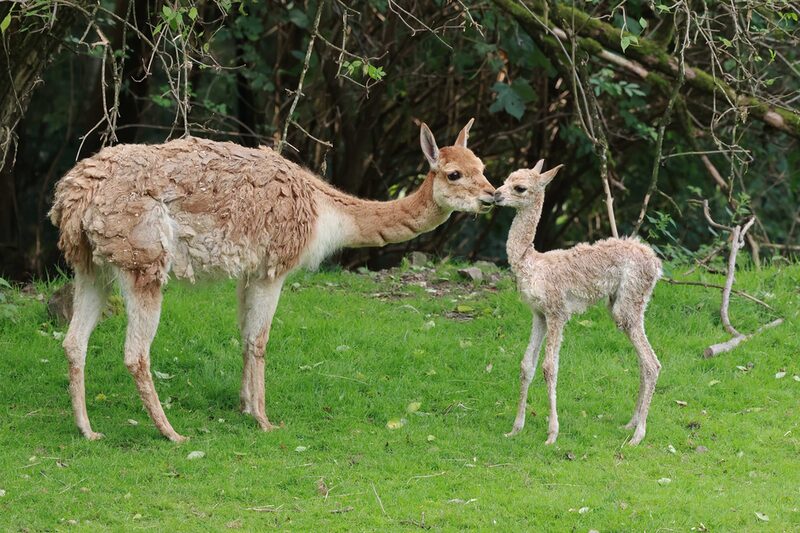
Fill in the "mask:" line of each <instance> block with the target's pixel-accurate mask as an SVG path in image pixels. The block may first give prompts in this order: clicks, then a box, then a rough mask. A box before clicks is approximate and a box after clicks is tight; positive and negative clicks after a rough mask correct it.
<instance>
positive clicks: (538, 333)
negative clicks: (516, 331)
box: [506, 313, 547, 437]
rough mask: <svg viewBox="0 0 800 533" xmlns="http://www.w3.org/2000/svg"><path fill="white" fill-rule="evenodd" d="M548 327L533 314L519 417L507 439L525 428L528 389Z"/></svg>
mask: <svg viewBox="0 0 800 533" xmlns="http://www.w3.org/2000/svg"><path fill="white" fill-rule="evenodd" d="M546 329H547V326H546V325H545V322H544V317H543V316H542V315H540V314H538V313H534V314H533V325H532V326H531V338H530V342H528V349H527V350H525V355H524V356H523V358H522V363H521V364H520V371H519V383H520V384H519V404H518V406H517V417H516V418H515V419H514V427H513V428H512V429H511V431H510V432H508V433H506V437H513V436H514V435H516V434H517V433H519V432H520V431H522V428H523V427H525V411H526V409H527V407H528V388H529V387H530V384H531V381H532V380H533V375H534V374H535V373H536V364H537V362H538V361H539V352H540V351H541V348H542V341H543V340H544V332H545V330H546Z"/></svg>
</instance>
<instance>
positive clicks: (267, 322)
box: [239, 278, 283, 431]
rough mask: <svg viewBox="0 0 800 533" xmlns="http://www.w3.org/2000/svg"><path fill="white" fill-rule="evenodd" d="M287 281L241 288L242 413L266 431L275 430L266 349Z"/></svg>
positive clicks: (255, 282) (246, 284)
mask: <svg viewBox="0 0 800 533" xmlns="http://www.w3.org/2000/svg"><path fill="white" fill-rule="evenodd" d="M282 286H283V278H279V279H276V280H269V281H267V280H250V281H248V282H245V281H242V282H241V284H240V286H239V306H240V307H239V326H240V329H241V333H242V344H243V345H244V348H243V352H244V353H243V360H244V368H243V371H242V391H241V393H240V396H239V397H240V400H241V407H242V412H243V413H247V414H250V415H252V416H253V418H255V419H256V421H257V422H258V425H259V426H261V429H263V430H264V431H269V430H271V429H275V427H276V426H274V425H272V424H271V423H270V421H269V419H268V418H267V413H266V407H265V403H266V402H265V386H264V369H265V366H266V362H265V360H264V350H265V349H266V346H267V342H268V341H269V332H270V328H271V326H272V318H273V316H275V310H276V309H277V307H278V300H279V299H280V295H281V288H282Z"/></svg>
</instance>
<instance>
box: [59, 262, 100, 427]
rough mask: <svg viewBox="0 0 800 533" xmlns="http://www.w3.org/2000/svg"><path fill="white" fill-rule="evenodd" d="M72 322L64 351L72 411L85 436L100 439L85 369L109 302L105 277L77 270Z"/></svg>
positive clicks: (65, 339)
mask: <svg viewBox="0 0 800 533" xmlns="http://www.w3.org/2000/svg"><path fill="white" fill-rule="evenodd" d="M73 287H74V291H75V293H74V298H73V305H72V310H73V311H72V320H71V321H70V324H69V329H68V330H67V335H66V337H65V338H64V343H63V346H64V351H65V353H66V355H67V360H68V361H69V394H70V397H71V398H72V410H73V412H74V413H75V423H76V424H77V426H78V429H79V430H80V431H81V433H82V434H83V436H84V437H86V438H87V439H89V440H97V439H99V438H101V437H102V436H103V434H102V433H97V432H95V431H92V426H91V424H89V415H88V414H87V412H86V388H85V385H84V368H85V367H86V349H87V346H88V344H89V337H90V336H91V334H92V331H93V330H94V328H95V326H96V325H97V321H98V320H99V319H100V315H101V314H102V313H103V308H104V307H105V305H106V301H107V299H108V289H107V287H106V285H105V284H104V281H103V280H102V279H101V278H98V277H96V276H95V275H93V274H88V273H85V272H83V271H81V270H78V269H76V271H75V282H74V284H73Z"/></svg>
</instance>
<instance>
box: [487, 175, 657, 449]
mask: <svg viewBox="0 0 800 533" xmlns="http://www.w3.org/2000/svg"><path fill="white" fill-rule="evenodd" d="M541 163H542V162H541V161H540V163H539V164H538V165H537V168H535V169H532V170H518V171H516V172H514V173H512V174H511V175H510V176H509V177H508V179H506V181H505V183H504V184H503V186H502V187H500V188H499V189H498V190H497V191H496V193H495V200H496V202H497V204H498V205H506V206H510V207H515V208H516V209H517V215H516V217H515V218H514V222H513V223H512V226H511V230H510V231H509V236H508V241H507V243H506V249H507V252H508V258H509V262H510V264H511V268H512V269H513V271H514V273H515V275H516V277H517V286H518V289H519V291H520V293H521V294H522V297H523V299H524V300H525V301H526V302H527V303H528V304H529V305H530V306H531V309H532V310H533V312H534V325H533V331H532V333H531V341H530V343H529V346H528V350H527V351H526V353H525V357H524V358H523V360H522V365H521V369H522V370H521V378H520V380H521V390H520V402H519V406H518V410H517V418H516V420H515V422H514V428H513V430H512V431H511V433H509V436H511V435H514V434H516V433H518V432H519V431H520V430H521V429H522V427H523V426H524V424H525V409H526V402H527V393H528V386H529V385H530V382H531V380H532V379H533V374H534V371H535V368H536V363H537V360H538V356H539V350H540V348H541V344H542V341H543V338H544V333H545V331H546V333H547V346H546V351H545V352H546V353H545V360H544V362H543V363H542V373H543V374H544V377H545V381H546V382H547V387H548V396H549V397H550V420H549V431H548V439H547V443H548V444H552V443H553V442H555V440H556V437H557V436H558V416H557V413H556V382H557V377H558V356H559V348H560V344H561V336H562V332H563V328H564V325H565V324H566V323H567V321H568V320H569V318H570V317H571V316H572V315H573V314H575V313H582V312H584V311H585V310H586V309H587V308H588V307H589V306H591V305H593V304H594V303H596V302H598V301H600V300H603V299H606V298H607V299H608V301H609V309H610V311H611V314H612V316H613V317H614V320H615V321H616V323H617V325H618V327H619V328H620V329H622V330H623V331H625V333H626V334H627V335H628V337H629V338H630V340H631V342H632V343H633V345H634V347H635V348H636V351H637V354H638V356H639V363H640V370H641V377H642V380H641V384H640V391H639V399H638V401H637V405H636V410H635V411H634V415H633V417H632V419H631V421H630V423H629V424H628V426H627V427H629V428H634V427H635V428H636V432H635V434H634V436H633V438H632V439H631V441H630V444H632V445H635V444H638V443H639V442H641V440H642V439H643V438H644V435H645V428H646V421H647V412H648V410H649V406H650V400H651V398H652V395H653V390H654V389H655V384H656V381H657V379H658V374H659V369H660V368H661V365H660V364H659V362H658V359H657V358H656V355H655V353H654V352H653V349H652V348H651V347H650V344H649V342H648V341H647V336H646V335H645V332H644V312H645V308H646V307H647V303H648V301H649V300H650V296H651V294H652V292H653V288H654V287H655V284H656V281H657V280H658V278H659V277H660V276H661V262H660V261H659V259H658V257H656V254H655V253H654V252H653V250H652V249H651V248H650V247H648V246H647V245H645V244H643V243H641V242H639V240H638V239H606V240H603V241H599V242H596V243H594V244H578V245H577V246H575V247H573V248H570V249H568V250H553V251H551V252H546V253H539V252H537V251H536V250H535V249H534V248H533V238H534V236H535V234H536V227H537V225H538V223H539V218H540V216H541V212H542V205H543V203H544V191H545V186H546V185H547V184H548V183H549V182H550V180H551V179H552V178H553V177H554V176H555V174H556V173H557V172H558V170H559V169H560V168H561V165H560V166H559V167H556V168H554V169H552V170H550V171H548V172H545V173H540V172H539V171H540V170H541Z"/></svg>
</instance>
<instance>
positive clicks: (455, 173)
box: [447, 170, 461, 181]
mask: <svg viewBox="0 0 800 533" xmlns="http://www.w3.org/2000/svg"><path fill="white" fill-rule="evenodd" d="M460 177H461V172H459V171H457V170H455V171H453V172H448V174H447V179H449V180H450V181H456V180H457V179H459V178H460Z"/></svg>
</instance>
